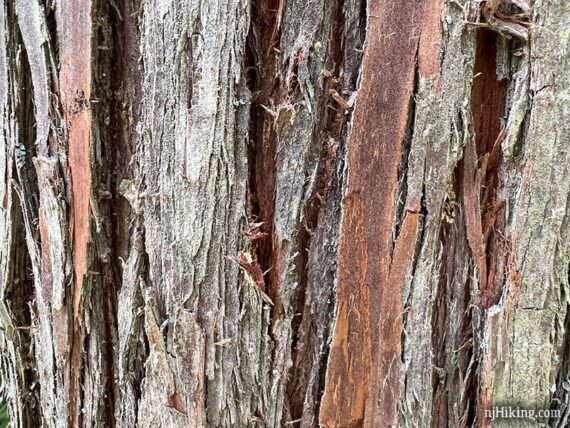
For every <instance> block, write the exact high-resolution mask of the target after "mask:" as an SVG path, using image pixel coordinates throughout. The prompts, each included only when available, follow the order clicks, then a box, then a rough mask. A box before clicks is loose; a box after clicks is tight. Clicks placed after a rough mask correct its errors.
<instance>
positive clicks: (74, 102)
mask: <svg viewBox="0 0 570 428" xmlns="http://www.w3.org/2000/svg"><path fill="white" fill-rule="evenodd" d="M60 7H61V8H62V10H61V15H60V16H61V22H60V24H61V27H62V29H61V40H60V49H61V62H62V68H61V95H62V99H63V106H64V113H65V120H66V125H67V139H68V140H67V143H68V157H69V168H70V173H71V181H72V189H71V194H72V202H71V228H72V230H71V236H72V238H73V262H74V280H73V291H72V296H73V326H74V335H73V339H72V342H71V350H70V352H71V356H70V359H71V361H70V364H69V367H70V384H69V397H70V403H69V415H68V423H69V424H70V426H77V425H76V424H78V420H79V417H80V415H79V411H78V407H79V406H80V402H79V401H80V393H79V385H78V376H79V371H80V366H81V333H80V329H81V327H80V325H81V294H82V293H81V290H82V285H83V277H84V275H85V272H86V270H87V246H88V242H89V200H90V195H91V165H90V156H89V152H90V145H91V110H90V105H89V103H90V97H91V32H92V22H91V1H90V0H85V1H77V2H74V1H69V2H67V1H66V2H62V3H61V4H60Z"/></svg>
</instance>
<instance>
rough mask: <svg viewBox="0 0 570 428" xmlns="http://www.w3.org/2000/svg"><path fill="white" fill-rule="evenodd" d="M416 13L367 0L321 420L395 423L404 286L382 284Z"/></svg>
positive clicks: (410, 7) (416, 8)
mask: <svg viewBox="0 0 570 428" xmlns="http://www.w3.org/2000/svg"><path fill="white" fill-rule="evenodd" d="M421 17H422V7H421V6H420V5H418V4H417V3H415V2H411V1H410V2H404V3H400V4H398V3H396V2H392V1H373V2H371V3H370V4H369V5H368V20H369V23H368V34H367V41H368V42H367V47H366V51H365V54H364V59H363V64H362V68H363V71H362V80H361V84H360V88H359V93H358V100H357V103H356V109H355V113H354V123H353V128H352V133H351V135H350V137H349V140H348V147H347V150H348V165H347V168H348V183H349V184H348V188H347V192H346V195H345V199H344V201H345V206H344V210H343V226H342V230H341V237H340V242H339V261H340V262H339V268H338V284H337V299H338V310H337V315H336V317H337V318H336V325H335V333H334V336H333V343H332V345H331V355H330V360H329V366H328V369H327V384H326V390H325V395H324V397H323V403H322V407H321V416H320V420H321V423H322V424H324V425H326V426H344V425H348V424H351V423H358V422H364V424H365V426H378V424H380V423H384V424H396V423H397V418H398V416H397V415H398V411H397V402H398V399H397V397H398V395H399V392H398V382H397V381H396V382H395V380H396V379H397V376H398V371H399V360H400V350H399V348H400V337H401V334H402V332H401V327H400V326H401V322H399V319H400V316H401V313H400V312H399V310H398V308H400V306H401V299H402V291H403V285H404V284H403V283H396V284H394V283H390V281H389V272H390V264H391V245H392V219H393V217H394V211H393V210H394V209H395V202H396V188H397V172H398V165H399V162H400V157H401V147H402V142H403V140H404V134H405V129H406V123H407V120H408V108H409V100H410V96H411V94H412V90H413V82H414V70H415V67H416V55H417V48H418V40H419V37H420V31H421V26H420V22H421ZM370 118H374V119H373V120H374V121H373V122H372V123H370ZM382 385H384V386H382ZM386 385H387V387H386Z"/></svg>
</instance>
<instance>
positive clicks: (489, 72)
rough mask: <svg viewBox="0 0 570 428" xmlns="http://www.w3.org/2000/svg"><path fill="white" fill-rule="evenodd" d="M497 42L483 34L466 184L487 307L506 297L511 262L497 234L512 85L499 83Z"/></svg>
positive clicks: (479, 35) (480, 34)
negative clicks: (505, 271) (507, 102)
mask: <svg viewBox="0 0 570 428" xmlns="http://www.w3.org/2000/svg"><path fill="white" fill-rule="evenodd" d="M496 37H497V35H496V34H495V33H493V32H492V31H490V30H484V29H483V30H479V31H478V32H477V53H476V57H475V73H476V76H477V77H476V78H475V80H474V81H473V89H472V94H471V109H472V114H473V128H474V129H473V130H474V133H475V135H474V141H470V142H469V143H468V144H467V146H466V147H465V156H464V171H463V183H462V189H463V203H464V206H465V221H466V229H467V238H468V240H469V245H470V247H471V251H472V254H473V260H474V263H475V266H477V271H478V274H479V284H480V286H479V288H480V296H479V297H480V298H479V300H480V303H481V304H482V305H483V306H485V307H489V306H490V305H492V304H493V303H496V301H497V299H498V297H499V296H500V294H501V288H502V284H503V282H504V278H503V269H504V268H503V265H504V258H505V255H504V253H505V248H504V242H503V239H502V238H501V237H500V234H498V233H497V232H496V230H497V229H502V226H503V217H504V210H503V203H502V202H501V201H500V200H499V198H498V195H497V189H498V186H499V177H498V172H499V166H500V164H501V161H502V159H501V149H500V142H501V138H502V136H501V115H502V113H503V109H504V106H505V97H506V82H504V81H500V80H499V79H498V77H497V72H496V48H495V40H496Z"/></svg>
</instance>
